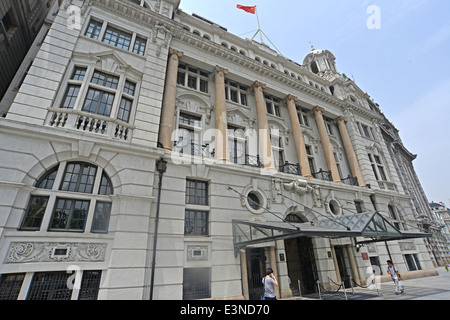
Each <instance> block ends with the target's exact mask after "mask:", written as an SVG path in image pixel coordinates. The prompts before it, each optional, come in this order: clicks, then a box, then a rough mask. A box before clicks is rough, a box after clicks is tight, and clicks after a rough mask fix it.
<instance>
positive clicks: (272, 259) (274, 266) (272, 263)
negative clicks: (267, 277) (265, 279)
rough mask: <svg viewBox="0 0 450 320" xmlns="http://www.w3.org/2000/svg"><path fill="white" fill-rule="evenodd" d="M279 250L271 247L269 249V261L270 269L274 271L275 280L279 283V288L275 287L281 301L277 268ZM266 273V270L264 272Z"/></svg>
mask: <svg viewBox="0 0 450 320" xmlns="http://www.w3.org/2000/svg"><path fill="white" fill-rule="evenodd" d="M276 250H277V248H276V247H270V248H269V257H270V258H269V259H270V267H271V268H272V270H273V273H274V275H275V278H276V279H277V281H278V287H275V288H274V289H275V295H276V296H277V298H278V299H280V298H281V297H280V279H279V277H280V273H279V272H278V268H277V253H276ZM264 272H265V270H264Z"/></svg>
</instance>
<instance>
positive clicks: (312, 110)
mask: <svg viewBox="0 0 450 320" xmlns="http://www.w3.org/2000/svg"><path fill="white" fill-rule="evenodd" d="M324 111H325V109H324V108H322V107H319V106H316V107H314V108H312V109H311V111H310V112H311V113H320V114H323V112H324Z"/></svg>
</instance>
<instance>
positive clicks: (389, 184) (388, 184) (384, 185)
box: [377, 180, 398, 192]
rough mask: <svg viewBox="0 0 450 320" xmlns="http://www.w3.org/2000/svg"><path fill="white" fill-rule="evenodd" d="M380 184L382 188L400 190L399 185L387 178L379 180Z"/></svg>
mask: <svg viewBox="0 0 450 320" xmlns="http://www.w3.org/2000/svg"><path fill="white" fill-rule="evenodd" d="M377 182H378V186H379V187H380V189H382V190H389V191H395V192H398V188H397V185H396V184H395V183H393V182H389V181H385V180H377Z"/></svg>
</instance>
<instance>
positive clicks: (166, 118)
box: [158, 49, 183, 150]
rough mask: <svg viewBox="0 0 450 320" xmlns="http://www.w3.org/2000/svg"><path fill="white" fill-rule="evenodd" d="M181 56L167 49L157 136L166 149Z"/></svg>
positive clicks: (171, 129) (169, 134) (171, 130)
mask: <svg viewBox="0 0 450 320" xmlns="http://www.w3.org/2000/svg"><path fill="white" fill-rule="evenodd" d="M182 56H183V53H182V52H179V51H176V50H173V49H170V50H169V62H168V65H167V72H166V84H165V87H164V96H163V102H162V110H161V121H160V126H159V138H158V142H160V143H161V144H162V145H163V147H164V149H167V150H172V133H173V123H174V117H175V103H176V98H177V95H176V93H177V75H178V64H179V62H180V58H181V57H182Z"/></svg>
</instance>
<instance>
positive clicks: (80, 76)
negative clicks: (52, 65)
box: [71, 67, 87, 81]
mask: <svg viewBox="0 0 450 320" xmlns="http://www.w3.org/2000/svg"><path fill="white" fill-rule="evenodd" d="M86 70H87V69H86V68H82V67H75V69H74V70H73V75H72V78H71V79H72V80H76V81H83V80H84V77H85V76H86Z"/></svg>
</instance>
